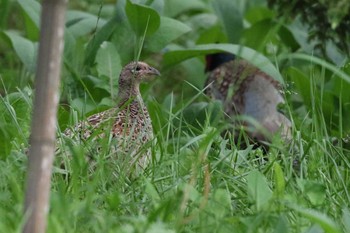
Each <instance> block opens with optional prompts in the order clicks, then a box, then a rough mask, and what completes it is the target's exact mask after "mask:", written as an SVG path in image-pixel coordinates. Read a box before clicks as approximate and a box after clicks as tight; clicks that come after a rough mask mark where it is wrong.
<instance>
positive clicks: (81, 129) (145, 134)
mask: <svg viewBox="0 0 350 233" xmlns="http://www.w3.org/2000/svg"><path fill="white" fill-rule="evenodd" d="M159 75H160V73H159V71H158V70H156V69H155V68H153V67H151V66H149V65H148V64H146V63H144V62H131V63H129V64H128V65H126V66H125V67H124V68H123V69H122V71H121V74H120V77H119V92H118V96H117V99H118V105H117V106H116V107H114V108H111V109H109V110H106V111H104V112H100V113H97V114H94V115H92V116H90V117H89V118H87V120H85V121H82V122H80V123H78V124H77V125H75V126H74V127H72V128H68V129H66V130H65V131H64V135H65V136H66V137H69V138H71V139H74V140H75V141H80V142H84V143H85V142H86V141H94V142H96V141H98V140H102V139H106V138H107V139H108V138H111V140H112V141H113V143H111V145H113V148H111V152H110V153H111V154H112V157H113V156H117V157H118V158H120V156H123V157H125V159H127V160H130V162H131V163H132V162H135V161H134V160H135V159H138V163H137V164H138V165H139V166H141V167H142V168H144V167H145V166H146V165H147V163H148V160H149V156H150V150H147V151H146V152H143V151H140V150H141V149H142V146H143V145H144V144H146V143H147V142H149V141H151V140H152V139H153V129H152V123H151V119H150V117H149V114H148V111H147V108H146V106H145V104H144V102H143V100H142V97H141V94H140V90H139V85H140V83H141V82H144V81H149V80H151V79H152V78H153V77H154V76H159ZM130 156H131V157H130Z"/></svg>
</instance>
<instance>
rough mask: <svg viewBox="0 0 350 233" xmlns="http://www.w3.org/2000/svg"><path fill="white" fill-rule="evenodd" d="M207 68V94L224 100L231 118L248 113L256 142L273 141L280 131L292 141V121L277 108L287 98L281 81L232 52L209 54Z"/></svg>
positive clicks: (252, 135) (251, 132)
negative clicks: (283, 94) (281, 89)
mask: <svg viewBox="0 0 350 233" xmlns="http://www.w3.org/2000/svg"><path fill="white" fill-rule="evenodd" d="M206 62H207V65H206V71H208V72H210V73H209V75H208V79H207V81H206V86H208V88H207V89H206V90H205V93H206V94H207V95H208V96H210V97H211V98H213V99H218V100H220V101H222V103H223V107H224V111H225V113H226V115H228V116H229V117H233V116H237V115H244V116H247V117H250V118H252V119H251V120H252V121H246V120H245V121H244V122H243V124H244V125H245V126H246V127H247V134H248V135H249V137H250V138H251V139H252V140H253V141H258V142H270V141H271V137H272V136H273V135H274V134H276V133H278V132H280V134H281V136H282V138H284V139H285V140H289V139H290V137H291V135H290V133H291V132H290V127H291V122H290V121H289V120H288V119H287V118H286V117H285V116H284V115H283V114H281V113H280V112H278V110H277V106H278V105H279V104H280V103H284V99H283V97H282V95H281V94H280V92H279V89H280V88H279V86H280V85H279V83H278V82H277V81H276V80H274V79H273V78H272V77H270V76H269V75H267V74H266V73H264V72H262V71H261V70H259V69H258V68H256V67H255V66H253V65H251V64H249V63H248V62H247V61H244V60H239V59H235V56H234V55H232V54H228V53H217V54H211V55H207V56H206Z"/></svg>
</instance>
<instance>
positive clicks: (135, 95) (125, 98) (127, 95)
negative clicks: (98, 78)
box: [117, 87, 144, 107]
mask: <svg viewBox="0 0 350 233" xmlns="http://www.w3.org/2000/svg"><path fill="white" fill-rule="evenodd" d="M117 99H118V102H119V104H118V106H119V107H121V106H126V105H131V104H132V105H135V104H138V105H140V106H143V105H144V103H143V100H142V96H141V93H140V89H139V87H135V88H133V89H120V90H119V93H118V97H117Z"/></svg>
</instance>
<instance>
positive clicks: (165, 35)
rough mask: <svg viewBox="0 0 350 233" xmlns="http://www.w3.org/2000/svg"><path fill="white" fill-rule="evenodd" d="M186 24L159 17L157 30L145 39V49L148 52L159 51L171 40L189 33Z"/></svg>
mask: <svg viewBox="0 0 350 233" xmlns="http://www.w3.org/2000/svg"><path fill="white" fill-rule="evenodd" d="M190 30H191V28H189V27H188V26H187V25H186V24H183V23H181V22H180V21H178V20H175V19H171V18H167V17H161V18H160V27H159V29H158V30H157V31H156V32H155V33H154V34H153V35H152V36H150V37H149V38H147V40H146V43H145V47H146V48H147V49H149V50H150V51H154V52H156V51H159V50H160V49H162V48H164V47H165V46H166V45H167V44H168V43H170V42H171V41H172V40H174V39H176V38H178V37H179V36H181V35H183V34H185V33H186V32H188V31H190Z"/></svg>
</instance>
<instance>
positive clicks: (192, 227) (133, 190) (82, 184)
mask: <svg viewBox="0 0 350 233" xmlns="http://www.w3.org/2000/svg"><path fill="white" fill-rule="evenodd" d="M3 101H4V102H5V103H9V102H7V100H6V99H3ZM190 103H191V101H190V102H189V104H190ZM318 104H319V103H318V102H316V103H315V108H314V109H313V111H311V112H310V113H309V116H306V117H309V118H310V121H307V120H305V122H307V123H305V122H304V123H303V124H304V125H302V126H298V125H296V126H295V128H294V133H293V135H294V137H293V142H292V143H291V144H289V145H283V144H281V143H280V141H279V140H276V142H275V143H274V144H272V145H271V149H270V151H269V152H268V153H267V154H266V155H264V154H263V153H262V150H261V149H252V147H248V148H246V149H240V148H238V147H237V145H236V144H235V143H234V142H233V139H232V137H231V138H230V137H229V138H225V139H224V138H222V137H221V129H222V128H225V127H226V128H227V127H229V125H227V124H225V123H223V122H222V121H219V122H217V123H213V125H211V124H212V123H210V122H211V121H205V122H203V123H204V124H203V126H201V127H199V126H198V125H197V127H195V126H193V125H189V124H188V123H187V122H186V121H185V117H184V116H183V113H184V112H186V110H185V109H184V107H180V108H178V109H176V107H175V106H171V105H170V107H165V106H163V105H161V104H158V103H157V102H155V101H153V102H150V103H149V108H150V111H151V115H152V116H157V117H156V118H155V117H153V124H154V125H155V128H156V129H158V130H157V131H156V132H155V133H156V137H157V142H156V144H155V145H154V146H153V148H152V153H153V162H152V164H151V165H150V166H149V167H148V168H147V169H146V171H145V172H144V173H143V174H141V175H140V176H138V177H129V176H128V175H127V174H126V173H125V172H123V170H122V169H120V167H121V166H120V164H118V163H116V162H113V161H112V162H111V161H108V160H105V159H103V156H104V155H105V154H106V153H107V152H105V151H101V152H100V153H99V156H101V157H102V159H97V165H96V167H95V169H94V170H93V171H91V170H89V166H88V164H87V162H86V160H85V159H84V157H85V154H87V151H86V147H85V146H84V147H83V146H79V145H76V146H75V147H74V148H73V149H72V153H73V159H71V160H68V163H69V167H70V175H69V177H67V176H64V175H62V174H60V173H54V174H53V177H52V189H51V208H50V213H49V218H48V219H49V224H48V229H49V232H232V229H235V231H236V232H348V231H349V220H350V213H349V203H350V194H349V187H350V180H349V179H350V176H349V175H350V174H349V167H350V162H349V151H348V150H346V149H345V148H343V147H342V143H341V141H339V142H338V143H334V142H333V141H331V140H329V139H328V138H329V137H328V135H327V133H326V131H325V130H324V127H325V125H324V124H325V123H326V122H325V121H324V118H323V115H322V114H321V112H320V111H317V109H318V108H319V106H318ZM184 105H185V106H187V105H188V104H184ZM175 109H176V110H175ZM164 122H165V123H164ZM305 124H306V125H307V127H306V126H305ZM306 128H307V129H310V130H307V131H305V130H302V129H306ZM296 160H298V161H299V164H295V163H296V162H295V161H296ZM0 171H1V172H0V180H1V182H0V183H1V194H0V199H1V201H0V203H2V204H1V205H0V213H1V216H3V217H2V220H1V224H0V231H1V232H18V231H20V229H21V226H22V224H23V219H24V217H23V214H22V208H23V195H24V191H23V190H24V187H23V184H24V178H25V171H26V155H25V154H23V153H20V152H15V151H14V152H12V154H11V155H10V156H8V157H7V158H6V159H5V160H3V161H1V163H0Z"/></svg>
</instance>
